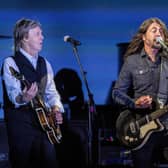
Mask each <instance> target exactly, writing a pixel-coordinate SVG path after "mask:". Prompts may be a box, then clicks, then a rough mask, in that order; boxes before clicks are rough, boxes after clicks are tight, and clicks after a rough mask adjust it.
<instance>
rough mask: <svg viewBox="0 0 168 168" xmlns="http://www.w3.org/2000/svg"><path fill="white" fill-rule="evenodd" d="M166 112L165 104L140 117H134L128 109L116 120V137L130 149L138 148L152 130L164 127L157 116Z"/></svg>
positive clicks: (155, 130) (167, 107)
mask: <svg viewBox="0 0 168 168" xmlns="http://www.w3.org/2000/svg"><path fill="white" fill-rule="evenodd" d="M167 112H168V106H165V107H163V108H161V109H158V110H156V111H154V112H152V113H150V114H148V115H146V116H144V117H142V118H140V119H136V118H135V116H134V115H133V113H132V112H130V111H125V112H123V113H121V114H120V115H119V117H118V119H117V122H116V133H117V137H118V139H119V140H120V142H121V143H122V144H123V145H125V146H126V147H129V148H131V149H132V150H136V149H140V148H141V147H142V146H143V145H144V144H145V143H146V142H147V140H148V138H149V137H150V135H151V134H152V133H153V132H158V131H162V130H163V129H164V126H163V125H162V123H161V122H160V120H159V117H161V116H162V115H164V114H165V113H167Z"/></svg>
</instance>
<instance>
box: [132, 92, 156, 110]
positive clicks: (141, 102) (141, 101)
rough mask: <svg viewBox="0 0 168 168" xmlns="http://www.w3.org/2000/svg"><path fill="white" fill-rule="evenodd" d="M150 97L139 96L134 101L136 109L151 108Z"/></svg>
mask: <svg viewBox="0 0 168 168" xmlns="http://www.w3.org/2000/svg"><path fill="white" fill-rule="evenodd" d="M152 101H153V99H152V97H151V96H149V95H146V96H141V97H139V98H138V99H137V100H136V101H135V107H136V108H152Z"/></svg>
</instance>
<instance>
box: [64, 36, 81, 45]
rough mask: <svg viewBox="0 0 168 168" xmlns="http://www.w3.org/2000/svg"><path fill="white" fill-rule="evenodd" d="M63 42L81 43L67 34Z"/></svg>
mask: <svg viewBox="0 0 168 168" xmlns="http://www.w3.org/2000/svg"><path fill="white" fill-rule="evenodd" d="M64 42H69V43H71V44H73V45H74V46H78V45H81V42H80V41H78V40H75V39H73V38H72V37H70V36H69V35H66V36H64Z"/></svg>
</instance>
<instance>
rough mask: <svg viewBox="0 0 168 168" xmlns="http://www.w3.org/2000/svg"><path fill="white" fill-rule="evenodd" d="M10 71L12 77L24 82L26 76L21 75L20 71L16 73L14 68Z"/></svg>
mask: <svg viewBox="0 0 168 168" xmlns="http://www.w3.org/2000/svg"><path fill="white" fill-rule="evenodd" d="M9 70H10V72H11V74H12V76H14V77H15V78H16V79H18V80H24V76H23V75H22V74H20V73H19V72H18V71H16V70H15V69H14V68H13V67H11V66H10V67H9Z"/></svg>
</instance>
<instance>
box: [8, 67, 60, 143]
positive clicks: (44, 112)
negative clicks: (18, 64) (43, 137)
mask: <svg viewBox="0 0 168 168" xmlns="http://www.w3.org/2000/svg"><path fill="white" fill-rule="evenodd" d="M9 69H10V72H11V74H12V76H14V77H15V78H16V79H18V80H20V81H21V83H22V84H24V86H27V87H28V86H29V85H30V83H29V81H27V80H26V79H25V78H24V76H23V75H22V74H20V73H19V72H17V71H16V70H15V69H14V68H13V67H9ZM33 100H34V101H36V103H37V104H38V105H35V106H34V102H33ZM33 100H32V101H31V106H32V108H33V109H34V110H35V111H36V114H37V117H38V120H39V123H40V125H41V127H42V129H43V130H44V131H45V132H46V133H47V136H48V139H49V141H50V142H51V143H52V144H55V143H60V142H61V139H62V133H61V129H60V126H59V125H58V124H57V123H56V121H55V118H54V113H52V111H51V110H50V109H48V108H47V107H46V106H45V104H44V102H43V101H42V99H41V96H40V95H39V94H37V95H36V96H35V98H34V99H33Z"/></svg>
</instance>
